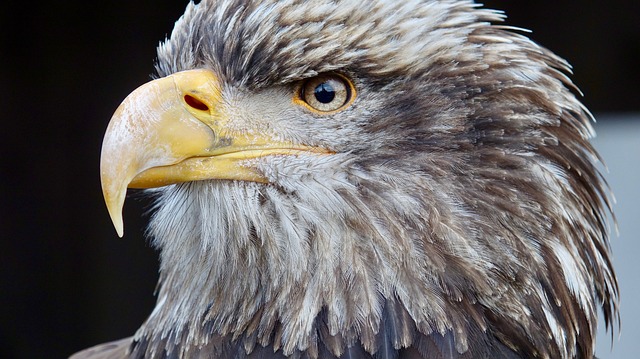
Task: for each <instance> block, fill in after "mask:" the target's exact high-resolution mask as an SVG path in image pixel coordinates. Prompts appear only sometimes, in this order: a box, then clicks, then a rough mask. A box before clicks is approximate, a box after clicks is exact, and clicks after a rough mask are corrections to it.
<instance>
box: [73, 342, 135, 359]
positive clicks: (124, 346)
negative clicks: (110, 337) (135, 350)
mask: <svg viewBox="0 0 640 359" xmlns="http://www.w3.org/2000/svg"><path fill="white" fill-rule="evenodd" d="M132 339H133V338H132V337H129V338H125V339H120V340H115V341H112V342H108V343H103V344H99V345H96V346H94V347H91V348H88V349H85V350H83V351H81V352H78V353H75V354H73V355H72V356H71V357H69V359H122V358H126V357H127V351H128V349H129V346H130V345H131V341H132Z"/></svg>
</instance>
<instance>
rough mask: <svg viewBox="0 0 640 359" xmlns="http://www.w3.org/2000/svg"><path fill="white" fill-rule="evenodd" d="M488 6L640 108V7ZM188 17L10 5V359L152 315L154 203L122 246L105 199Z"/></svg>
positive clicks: (1, 52) (175, 12)
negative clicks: (110, 168)
mask: <svg viewBox="0 0 640 359" xmlns="http://www.w3.org/2000/svg"><path fill="white" fill-rule="evenodd" d="M89 4H90V5H89ZM96 4H99V5H96ZM485 4H486V5H487V6H488V7H493V8H498V9H503V10H506V11H507V14H508V15H509V19H508V20H507V24H509V25H514V26H518V27H523V28H527V29H531V30H533V33H532V34H530V37H531V38H533V39H534V40H535V41H537V42H539V43H542V44H544V45H545V46H546V47H548V48H550V49H551V50H553V51H555V52H556V53H558V54H559V55H560V56H562V57H564V58H566V59H567V60H569V62H571V63H572V64H573V65H574V68H575V75H574V76H573V79H574V80H575V82H576V83H577V84H578V85H579V86H580V88H581V89H582V90H583V92H584V93H585V98H584V102H585V104H586V105H587V106H588V107H589V108H590V109H591V110H592V111H593V112H595V113H596V114H598V113H611V112H638V111H640V105H639V104H638V99H640V86H638V82H639V81H640V70H639V68H640V25H638V24H639V23H638V20H637V16H638V15H637V14H638V13H640V5H638V4H640V3H639V2H633V1H622V0H620V1H616V2H613V1H612V2H607V3H605V2H602V1H582V2H576V1H569V0H556V1H550V0H549V1H541V0H538V1H526V2H525V1H513V0H512V1H506V0H505V1H498V0H495V1H486V2H485ZM185 6H186V1H172V2H169V1H165V2H162V1H152V0H143V1H133V0H130V1H110V2H92V3H89V2H86V1H83V2H81V1H66V2H55V1H48V2H46V3H45V2H43V3H38V2H16V1H4V2H3V4H2V5H0V31H1V33H0V41H1V42H0V121H1V122H0V124H1V128H0V146H2V147H1V148H0V150H1V151H2V152H1V160H0V166H1V169H0V181H1V183H0V230H1V233H2V237H0V256H1V257H0V357H1V358H62V357H66V356H68V355H69V354H71V353H73V352H74V351H77V350H79V349H82V348H84V347H87V346H90V345H93V344H97V343H100V342H104V341H108V340H114V339H118V338H122V337H125V336H129V335H132V334H133V333H134V332H135V330H136V329H137V328H138V326H139V325H140V324H141V322H142V321H143V320H144V319H145V317H146V316H147V315H148V314H149V312H150V311H151V309H152V307H153V304H154V301H155V298H154V296H153V291H154V287H155V284H156V279H157V262H156V257H157V256H156V253H155V252H154V250H153V249H151V248H150V247H149V245H148V243H147V241H146V240H145V239H144V236H143V234H142V232H143V228H144V227H143V225H144V221H145V219H144V218H143V217H142V216H141V214H142V213H143V212H144V211H145V208H146V206H147V205H148V203H146V202H145V201H144V200H143V199H139V198H138V199H136V198H135V196H134V200H131V199H130V200H128V201H127V204H126V206H125V228H126V235H125V238H124V239H119V238H117V236H116V233H115V231H114V229H113V228H112V225H111V222H110V220H109V216H108V214H107V212H106V209H105V207H104V204H103V202H102V194H101V191H100V183H99V177H98V163H99V155H100V145H101V141H102V135H103V132H104V129H105V128H106V126H107V123H108V121H109V119H110V118H111V114H112V113H113V111H114V110H115V108H116V107H117V106H118V104H119V103H120V101H122V99H124V98H125V97H126V95H127V94H128V93H129V92H131V91H132V90H133V89H134V88H136V87H137V86H139V85H140V84H142V83H144V82H146V81H148V80H149V75H150V74H151V73H152V71H153V61H154V58H155V47H156V46H157V44H158V42H159V41H160V40H162V39H164V37H165V36H167V35H168V34H169V33H170V31H171V29H172V28H173V23H174V22H175V20H177V19H178V17H179V16H180V15H181V14H182V12H183V10H184V7H185ZM631 155H632V156H637V155H638V154H631Z"/></svg>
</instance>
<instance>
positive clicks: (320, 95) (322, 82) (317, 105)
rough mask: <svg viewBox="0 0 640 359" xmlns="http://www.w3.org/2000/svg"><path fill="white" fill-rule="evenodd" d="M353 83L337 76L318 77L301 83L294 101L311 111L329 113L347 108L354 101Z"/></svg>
mask: <svg viewBox="0 0 640 359" xmlns="http://www.w3.org/2000/svg"><path fill="white" fill-rule="evenodd" d="M354 95H355V89H354V87H353V83H351V81H349V79H347V78H346V77H344V76H341V75H337V74H330V75H320V76H317V77H314V78H310V79H307V80H304V81H302V83H301V84H300V86H299V87H298V88H297V90H296V94H295V96H294V101H295V102H296V103H299V104H302V105H304V106H305V107H306V108H308V109H309V110H311V111H314V112H320V113H331V112H336V111H340V110H343V109H345V108H347V107H348V106H349V105H350V104H351V103H352V102H353V100H354V99H355V96H354Z"/></svg>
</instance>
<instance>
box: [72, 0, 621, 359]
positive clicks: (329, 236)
mask: <svg viewBox="0 0 640 359" xmlns="http://www.w3.org/2000/svg"><path fill="white" fill-rule="evenodd" d="M503 19H504V15H503V14H502V13H501V12H498V11H493V10H488V9H484V8H482V7H480V6H479V5H478V4H476V3H474V2H473V1H468V0H406V1H395V0H394V1H391V0H369V1H352V0H314V1H306V0H202V1H201V2H199V3H198V4H195V3H190V4H188V6H187V8H186V11H185V13H184V15H183V16H182V17H181V18H180V19H179V20H178V22H177V23H176V25H175V28H174V30H173V32H172V34H171V36H170V38H168V39H167V40H165V41H164V42H163V43H161V45H160V46H159V48H158V58H157V63H156V70H157V79H155V80H153V81H151V82H149V83H147V84H145V85H143V86H142V87H140V88H138V89H137V90H135V91H134V92H133V93H132V94H131V95H129V96H128V97H127V98H126V99H125V100H124V102H123V103H122V105H121V106H120V107H119V108H118V109H117V110H116V112H115V114H114V116H113V118H112V120H111V122H110V124H109V127H108V129H107V131H106V135H105V138H104V143H103V148H102V151H103V152H102V158H101V179H102V185H103V191H104V196H105V200H106V203H107V207H108V209H109V212H110V215H111V217H112V220H113V222H114V224H115V227H116V229H117V231H118V233H119V234H120V235H122V233H123V222H122V215H121V209H122V206H123V203H124V199H125V195H126V192H127V188H147V190H146V191H147V192H148V193H149V194H150V195H151V196H153V197H154V200H155V202H154V207H153V215H152V217H151V219H150V224H149V230H148V233H149V237H150V240H151V241H152V243H153V245H154V246H155V247H157V248H158V249H159V253H160V279H159V287H158V288H159V289H158V294H157V295H158V299H157V304H156V307H155V309H154V310H153V312H152V313H151V314H150V315H149V317H148V319H147V320H146V321H145V322H144V323H143V324H142V326H141V327H140V329H139V330H138V331H137V333H136V334H135V335H134V336H133V337H131V338H128V339H124V340H121V341H118V342H113V343H108V344H103V345H101V346H97V347H94V348H91V349H87V350H85V351H83V352H80V353H78V354H76V356H74V358H126V357H130V358H238V359H240V358H281V359H284V358H296V359H303V358H308V359H326V358H334V359H337V358H376V359H383V358H393V359H400V358H510V359H512V358H593V357H594V351H595V349H594V342H595V334H596V326H597V317H598V312H599V311H600V310H602V313H603V314H604V318H605V320H606V323H607V326H609V325H610V324H615V322H616V321H617V318H618V287H617V283H616V279H615V274H614V270H613V268H612V264H611V259H610V258H611V254H610V249H609V239H608V232H609V228H608V227H609V225H608V221H609V220H608V218H609V216H610V210H611V209H610V204H609V202H610V201H609V190H608V188H607V185H606V183H605V182H604V180H603V178H602V176H601V174H600V172H599V171H598V169H597V166H598V161H599V159H598V155H597V153H596V152H595V150H594V149H593V147H592V146H591V145H590V144H589V138H590V137H592V136H593V129H592V127H591V124H590V122H591V119H592V118H591V115H590V114H589V112H588V110H587V109H586V108H585V106H583V105H582V104H581V103H580V102H579V100H578V99H577V98H576V94H579V92H578V90H577V88H576V87H574V85H573V84H572V82H571V81H570V80H569V78H568V76H567V75H566V74H567V73H569V65H568V64H567V63H566V62H565V61H564V60H562V59H560V58H559V57H557V56H556V55H554V54H553V53H551V52H550V51H548V50H547V49H545V48H543V47H541V46H538V45H537V44H535V43H534V42H532V41H531V40H529V39H528V38H527V37H526V36H524V35H522V32H521V31H519V30H518V29H515V28H511V27H507V26H505V25H502V20H503Z"/></svg>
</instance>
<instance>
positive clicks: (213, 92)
mask: <svg viewBox="0 0 640 359" xmlns="http://www.w3.org/2000/svg"><path fill="white" fill-rule="evenodd" d="M221 108H222V89H221V85H220V82H219V81H218V79H217V77H216V76H215V75H214V73H213V72H211V71H208V70H191V71H185V72H179V73H176V74H174V75H171V76H168V77H165V78H161V79H158V80H154V81H151V82H149V83H147V84H145V85H143V86H141V87H139V88H138V89H136V90H135V91H133V92H132V93H131V94H130V95H129V96H128V97H127V98H126V99H125V100H124V101H123V103H122V104H121V105H120V106H119V107H118V109H117V110H116V112H115V114H114V115H113V117H112V119H111V122H110V123H109V126H108V128H107V131H106V134H105V136H104V141H103V144H102V156H101V160H100V178H101V181H102V192H103V194H104V199H105V202H106V204H107V209H108V210H109V215H110V216H111V220H112V221H113V224H114V226H115V228H116V231H117V232H118V235H119V236H121V237H122V235H123V233H124V230H123V221H122V206H123V204H124V200H125V196H126V192H127V188H128V187H129V188H152V187H160V186H165V185H168V184H173V183H179V182H186V181H195V180H203V179H228V180H244V181H255V182H267V179H266V178H265V177H264V176H263V175H262V174H261V173H259V172H258V171H257V170H256V169H255V167H252V166H250V165H248V164H247V162H249V161H247V160H250V159H254V158H258V157H262V156H267V155H274V154H283V155H290V154H296V153H299V152H301V151H305V152H308V151H314V149H312V148H309V147H306V146H301V145H293V144H292V143H286V142H281V141H276V140H274V139H273V138H271V137H269V136H266V135H261V134H249V133H248V131H246V130H245V131H241V130H237V129H236V130H231V129H232V128H235V127H237V126H235V127H234V126H233V124H232V119H231V118H229V116H226V115H225V114H224V113H223V112H224V111H223V110H221Z"/></svg>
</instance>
